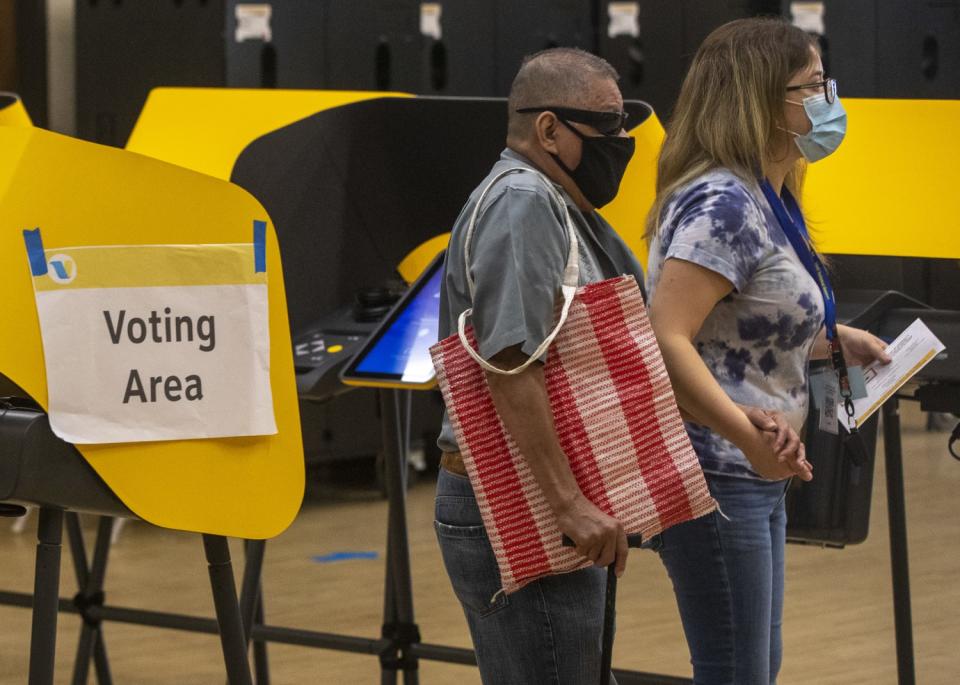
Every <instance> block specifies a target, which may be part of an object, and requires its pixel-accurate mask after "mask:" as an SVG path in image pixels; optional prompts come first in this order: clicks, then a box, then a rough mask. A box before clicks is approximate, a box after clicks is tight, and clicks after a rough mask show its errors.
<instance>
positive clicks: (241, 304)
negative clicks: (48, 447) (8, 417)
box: [23, 221, 277, 444]
mask: <svg viewBox="0 0 960 685" xmlns="http://www.w3.org/2000/svg"><path fill="white" fill-rule="evenodd" d="M265 229H266V224H265V223H264V222H261V221H255V222H254V230H253V242H251V243H240V244H225V245H115V246H84V247H58V248H54V249H45V248H44V245H43V241H42V237H41V229H39V228H37V229H34V230H29V231H24V232H23V235H24V242H25V244H26V249H27V256H28V258H29V263H30V272H31V275H32V276H33V289H34V293H35V295H36V300H37V313H38V315H39V319H40V329H41V337H42V340H43V353H44V362H45V365H46V375H47V391H48V401H49V402H48V412H49V415H50V425H51V427H52V428H53V431H54V432H55V433H56V434H57V435H58V436H60V437H61V438H63V439H64V440H67V441H68V442H73V443H79V444H85V443H114V442H141V441H151V440H180V439H191V438H217V437H231V436H251V435H273V434H275V433H276V432H277V428H276V423H275V421H274V415H273V399H272V395H271V391H270V333H269V325H268V309H267V307H268V305H267V272H266V257H265V248H264V233H265Z"/></svg>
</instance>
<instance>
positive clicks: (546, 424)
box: [436, 48, 643, 685]
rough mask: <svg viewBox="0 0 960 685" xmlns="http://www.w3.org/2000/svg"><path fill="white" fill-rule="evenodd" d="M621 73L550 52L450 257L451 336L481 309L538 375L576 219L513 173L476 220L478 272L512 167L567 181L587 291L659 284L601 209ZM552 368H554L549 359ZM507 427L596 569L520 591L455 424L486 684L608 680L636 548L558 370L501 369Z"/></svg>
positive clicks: (456, 570) (445, 478)
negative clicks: (554, 405)
mask: <svg viewBox="0 0 960 685" xmlns="http://www.w3.org/2000/svg"><path fill="white" fill-rule="evenodd" d="M617 78H618V77H617V73H616V71H614V69H613V68H612V67H611V66H610V65H609V64H608V63H607V62H605V61H604V60H602V59H600V58H599V57H596V56H594V55H591V54H589V53H587V52H584V51H582V50H577V49H571V48H555V49H551V50H545V51H543V52H540V53H537V54H535V55H533V56H531V57H528V58H527V59H526V60H525V61H524V63H523V65H522V66H521V67H520V71H519V72H518V74H517V76H516V78H515V80H514V82H513V86H512V88H511V92H510V97H509V100H508V107H509V115H508V117H509V118H508V132H507V149H506V150H504V151H503V153H502V155H501V157H500V160H499V161H498V162H497V163H496V164H495V165H494V167H493V169H492V170H491V172H490V175H489V176H488V177H487V179H485V180H484V181H483V182H482V183H481V184H480V185H479V186H478V188H477V189H476V190H475V191H474V192H473V194H472V195H471V197H470V199H469V201H468V202H467V204H466V206H465V207H464V209H463V211H462V212H461V214H460V217H459V218H458V220H457V223H456V225H455V226H454V229H453V233H452V236H451V239H450V246H449V249H448V251H447V259H446V271H445V277H444V284H443V288H442V290H441V303H440V311H441V322H440V337H441V338H444V337H446V336H448V335H449V334H450V333H451V332H452V331H454V330H455V329H456V321H457V317H458V316H459V315H460V313H461V312H463V311H464V310H465V309H468V308H470V307H471V306H472V307H473V319H472V322H473V325H474V330H475V334H476V338H477V342H478V346H479V351H480V354H481V355H482V356H483V357H484V358H485V359H488V360H491V361H492V363H493V364H495V365H497V366H499V367H501V368H514V367H516V366H519V365H520V364H522V363H523V362H524V361H525V360H526V359H527V358H528V356H529V355H530V354H531V353H532V352H533V351H534V350H535V349H536V348H537V347H538V345H539V344H540V343H541V342H542V341H543V340H544V339H545V338H546V336H547V335H548V333H549V332H550V330H551V328H552V327H553V323H554V321H553V312H554V304H555V301H556V298H557V296H558V294H559V293H560V285H561V282H562V275H563V270H564V265H565V263H566V260H567V253H568V250H569V241H568V239H567V236H566V233H565V229H564V224H563V214H562V209H561V208H560V207H558V206H557V204H556V202H555V201H553V200H552V199H551V194H550V191H549V189H548V188H546V187H545V185H544V182H543V181H542V180H540V179H538V178H537V176H536V175H535V174H534V173H525V172H520V173H513V174H509V175H507V176H505V177H503V178H502V179H500V180H499V181H497V182H496V183H495V184H494V185H493V187H491V189H490V191H489V192H488V193H487V196H486V197H485V199H484V201H483V204H482V206H481V207H480V210H479V213H478V217H477V220H476V227H475V233H474V236H473V239H472V244H471V263H470V266H469V268H470V270H471V273H472V275H473V278H474V280H475V293H474V297H473V299H472V301H471V297H470V294H469V291H468V288H467V282H466V275H465V265H464V238H465V236H466V231H467V225H468V223H469V220H470V216H471V214H472V212H473V209H474V206H475V204H476V201H477V199H478V198H479V196H480V194H481V193H482V192H483V190H484V188H486V187H487V185H488V184H489V183H490V181H491V180H492V179H493V178H494V177H495V176H496V175H497V174H498V173H500V172H501V171H503V170H505V169H509V168H511V167H524V168H528V169H531V170H539V171H540V172H542V173H543V174H545V175H546V176H547V177H548V178H549V179H550V181H552V182H553V184H554V185H555V186H556V188H557V189H558V190H559V192H560V194H561V195H562V197H563V199H564V201H565V202H566V204H567V206H568V208H569V211H570V214H571V216H572V218H573V220H574V223H575V224H576V230H577V238H578V241H579V245H580V284H581V285H583V284H585V283H589V282H593V281H599V280H604V279H606V278H611V277H615V276H620V275H622V274H630V275H633V276H634V277H635V278H636V279H637V282H638V283H642V282H643V276H642V273H641V269H640V266H639V264H638V263H637V261H636V259H635V258H634V256H633V255H632V253H631V252H630V250H629V249H628V248H627V247H626V245H625V244H624V243H623V241H622V240H621V239H620V238H619V237H618V236H617V234H616V233H615V232H614V230H613V229H612V228H611V226H610V225H609V224H608V223H607V222H606V221H604V220H603V219H602V218H601V217H600V216H599V215H598V214H597V213H596V211H595V209H596V208H597V207H600V206H602V205H603V204H606V203H607V202H609V201H610V200H612V199H613V197H614V196H615V195H616V193H617V190H618V188H619V185H620V180H621V178H622V176H623V172H624V171H625V169H626V165H627V162H628V161H629V159H630V157H631V155H632V154H633V143H634V141H633V140H632V139H631V138H629V137H627V135H626V133H625V131H624V129H623V124H624V121H625V118H626V117H625V115H624V114H623V112H622V110H623V99H622V97H621V95H620V91H619V88H618V87H617ZM539 361H540V362H542V361H544V359H541V360H539ZM487 379H488V382H489V386H490V392H491V395H492V396H493V400H494V404H495V405H496V408H497V412H498V414H499V415H500V418H501V420H502V421H503V422H504V425H505V426H506V427H507V430H508V431H509V432H510V435H511V436H512V437H513V438H514V440H515V441H516V443H517V445H518V447H519V448H520V451H521V453H522V454H523V455H524V457H525V458H526V459H527V461H528V463H529V466H530V469H531V471H532V473H533V475H534V477H535V478H536V480H537V482H538V484H539V485H540V487H541V488H542V490H543V492H544V494H545V496H546V499H547V502H548V503H549V506H550V508H551V509H552V511H553V513H554V515H555V516H556V518H557V521H558V522H559V525H560V529H561V530H562V531H563V532H564V533H565V534H566V535H567V536H568V537H569V538H571V539H572V540H573V541H574V542H575V544H576V549H577V551H578V552H579V553H580V554H582V555H584V556H585V557H587V558H589V559H591V560H592V561H593V562H594V563H595V566H594V567H592V568H588V569H584V570H581V571H577V572H574V573H568V574H564V575H560V576H551V577H548V578H545V579H542V580H540V581H536V582H534V583H531V584H529V585H527V586H525V587H524V588H523V589H522V590H519V591H518V592H516V593H514V594H512V595H510V596H509V597H507V596H505V595H504V594H503V593H502V592H499V590H500V587H501V583H500V577H499V573H498V570H497V565H496V561H495V558H494V555H493V551H492V549H491V547H490V543H489V541H488V540H487V537H486V533H485V531H484V529H483V524H482V521H481V519H480V513H479V509H478V508H477V504H476V500H475V499H474V495H473V491H472V489H471V487H470V483H469V480H468V479H467V478H466V471H465V469H464V467H463V461H462V459H461V458H460V455H459V452H458V447H457V444H456V440H455V439H454V436H453V431H452V430H451V428H450V424H449V421H448V420H447V419H446V418H445V419H444V424H443V428H442V432H441V436H440V439H439V441H438V443H439V445H440V448H441V449H442V450H443V452H444V455H443V460H442V462H441V463H442V466H443V468H442V469H441V473H440V477H439V481H438V486H437V488H438V489H437V501H436V527H437V535H438V538H439V541H440V547H441V551H442V554H443V559H444V564H445V566H446V568H447V572H448V574H449V576H450V580H451V582H452V584H453V587H454V591H455V592H456V594H457V597H458V598H459V600H460V602H461V604H462V605H463V609H464V613H465V614H466V616H467V622H468V624H469V626H470V633H471V636H472V638H473V643H474V646H475V648H476V652H477V661H478V663H479V666H480V674H481V677H482V679H483V682H484V683H488V684H496V685H506V684H517V685H524V684H527V683H530V684H540V683H558V684H566V683H569V684H571V685H573V684H578V685H579V684H581V683H592V682H597V681H598V680H599V679H600V651H601V645H600V642H601V630H602V622H603V595H604V582H605V574H604V573H603V570H602V568H601V567H604V566H606V565H608V564H610V563H612V562H616V569H617V573H618V574H622V573H623V570H624V568H625V566H626V561H627V541H626V536H625V534H624V531H623V528H622V526H621V525H620V523H619V522H618V521H616V520H615V519H613V518H611V517H609V516H607V515H606V514H604V513H603V512H601V511H600V510H599V509H598V508H597V507H596V506H594V505H593V504H592V503H591V502H590V501H588V500H587V499H586V498H585V497H584V496H583V494H582V493H581V492H580V490H579V488H578V486H577V483H576V480H575V479H574V477H573V474H572V472H571V470H570V466H569V464H568V462H567V459H566V456H565V455H564V453H563V451H562V449H561V447H560V443H559V441H558V438H557V435H556V431H555V429H554V426H553V419H552V415H551V412H550V404H549V400H548V397H547V391H546V386H545V382H544V374H543V367H542V364H540V363H534V364H532V365H531V366H530V367H528V368H527V370H526V371H524V372H523V373H520V374H518V375H515V376H502V375H498V374H493V373H488V374H487Z"/></svg>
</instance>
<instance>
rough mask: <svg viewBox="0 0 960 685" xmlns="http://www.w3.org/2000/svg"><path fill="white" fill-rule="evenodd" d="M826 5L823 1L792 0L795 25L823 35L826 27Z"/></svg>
mask: <svg viewBox="0 0 960 685" xmlns="http://www.w3.org/2000/svg"><path fill="white" fill-rule="evenodd" d="M823 15H824V7H823V3H822V2H791V3H790V17H791V18H792V19H793V25H794V26H796V27H797V28H798V29H802V30H804V31H806V32H807V33H813V34H815V35H817V36H822V35H823V34H824V32H825V31H826V29H825V28H824V25H823Z"/></svg>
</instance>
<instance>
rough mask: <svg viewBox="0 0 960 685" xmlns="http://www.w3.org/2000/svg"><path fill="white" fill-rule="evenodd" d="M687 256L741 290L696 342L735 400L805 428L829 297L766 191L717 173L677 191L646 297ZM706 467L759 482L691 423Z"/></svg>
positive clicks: (654, 248)
mask: <svg viewBox="0 0 960 685" xmlns="http://www.w3.org/2000/svg"><path fill="white" fill-rule="evenodd" d="M671 258H673V259H683V260H685V261H688V262H693V263H694V264H698V265H700V266H702V267H704V268H707V269H710V270H711V271H714V272H716V273H718V274H720V275H721V276H723V277H724V278H726V279H727V280H728V281H730V283H732V284H733V288H734V289H733V292H731V293H730V294H729V295H727V296H726V297H725V298H723V299H722V300H721V301H720V302H718V303H717V305H716V307H714V309H713V311H711V312H710V314H709V315H708V316H707V318H706V320H705V321H704V322H703V326H702V327H701V329H700V332H699V333H698V334H697V337H696V338H695V340H694V342H695V344H696V346H697V350H698V351H699V352H700V356H701V357H702V358H703V361H704V362H705V363H706V365H707V368H709V369H710V371H711V373H713V376H714V377H715V378H716V379H717V381H718V382H719V383H720V386H721V387H722V388H723V389H724V390H725V391H726V393H727V394H728V395H729V396H730V397H731V398H732V399H733V401H734V402H737V403H740V404H745V405H752V406H756V407H761V408H764V409H774V410H777V411H781V412H783V413H784V414H785V415H786V418H787V420H788V421H789V422H790V424H791V425H792V426H793V427H794V429H796V430H798V431H799V429H800V428H801V426H802V425H803V422H804V419H805V417H806V413H807V361H808V359H809V356H810V348H811V346H812V345H813V342H814V339H815V338H816V336H817V333H818V332H819V331H820V328H821V327H822V325H823V297H822V295H821V294H820V290H819V289H818V288H817V285H816V282H815V281H814V280H813V278H811V277H810V275H809V274H808V273H807V271H806V269H804V267H803V264H802V263H801V262H800V260H799V258H798V257H797V255H796V253H795V252H794V250H793V248H792V247H791V245H790V243H789V241H788V240H787V237H786V236H785V235H784V233H783V230H782V229H781V228H780V224H779V223H778V222H777V219H776V217H775V216H774V215H773V213H772V211H771V210H770V208H769V206H768V205H767V203H766V200H765V198H764V197H763V195H762V193H761V191H760V188H759V187H758V186H752V187H751V185H748V184H747V183H745V182H744V181H743V180H741V179H740V178H739V177H737V176H735V175H734V174H733V173H731V172H730V171H727V170H725V169H718V170H714V171H711V172H709V173H707V174H704V175H702V176H699V177H698V178H696V179H694V180H693V181H691V182H690V183H688V184H687V185H685V186H683V187H681V188H680V189H678V190H677V191H676V192H675V193H674V194H673V196H672V197H671V198H670V200H669V202H668V203H667V205H666V206H665V207H664V210H663V214H662V220H661V228H660V231H659V234H658V236H657V237H656V238H655V239H654V240H653V241H652V243H651V245H650V257H649V264H648V274H647V292H648V293H649V294H650V297H651V298H652V297H653V294H654V292H655V291H656V286H657V280H658V279H659V277H660V272H661V269H662V267H663V263H664V261H665V260H667V259H671ZM687 432H688V433H689V434H690V439H691V441H692V443H693V447H694V449H695V450H696V452H697V454H698V456H699V457H700V462H701V464H702V466H703V469H704V471H707V472H709V473H715V474H724V475H731V476H739V477H744V478H760V476H759V475H757V473H756V472H754V471H753V469H751V468H750V464H749V462H748V461H747V459H746V457H745V456H744V455H743V452H741V451H740V449H738V448H737V447H735V446H734V445H733V443H731V442H729V441H728V440H725V439H724V438H722V437H720V436H719V435H717V434H716V433H714V432H713V431H711V430H710V429H709V428H706V427H705V426H701V425H698V424H694V423H687Z"/></svg>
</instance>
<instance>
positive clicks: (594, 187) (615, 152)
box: [550, 119, 636, 209]
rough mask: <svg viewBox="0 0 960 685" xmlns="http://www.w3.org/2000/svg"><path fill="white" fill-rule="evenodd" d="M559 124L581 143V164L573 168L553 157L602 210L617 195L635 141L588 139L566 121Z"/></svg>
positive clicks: (614, 138)
mask: <svg viewBox="0 0 960 685" xmlns="http://www.w3.org/2000/svg"><path fill="white" fill-rule="evenodd" d="M560 121H561V122H562V123H563V125H564V126H566V127H567V128H569V129H570V130H571V131H573V132H574V133H575V134H576V135H577V136H578V137H579V138H580V140H581V141H582V151H581V152H580V163H579V164H578V165H577V168H576V169H570V168H569V167H567V165H566V164H564V163H563V160H561V159H560V157H558V156H557V155H555V154H553V153H550V156H551V157H553V159H554V161H555V162H556V163H557V164H558V165H560V168H561V169H563V170H564V171H565V172H566V173H567V175H568V176H569V177H570V178H572V179H573V182H574V183H576V184H577V188H579V189H580V192H581V193H583V196H584V197H585V198H587V202H589V203H590V204H592V205H593V206H594V207H596V208H597V209H599V208H600V207H603V206H604V205H606V204H608V203H609V202H610V201H611V200H613V198H615V197H616V196H617V191H618V190H620V181H622V180H623V174H624V173H625V172H626V170H627V164H629V163H630V158H631V157H633V152H634V149H635V148H636V141H635V140H634V139H633V138H624V137H621V136H596V137H593V136H585V135H583V134H582V133H580V131H578V130H577V129H576V128H575V127H573V126H571V125H570V124H569V123H567V122H566V121H564V120H563V119H560Z"/></svg>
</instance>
